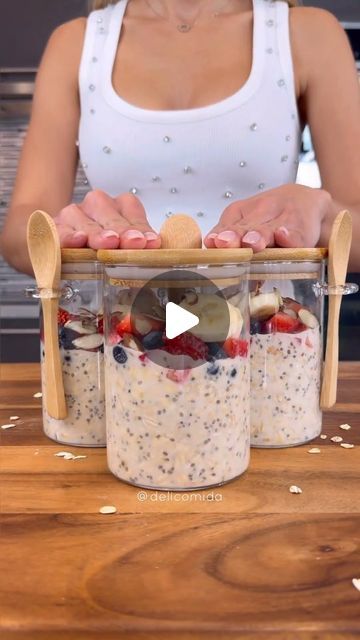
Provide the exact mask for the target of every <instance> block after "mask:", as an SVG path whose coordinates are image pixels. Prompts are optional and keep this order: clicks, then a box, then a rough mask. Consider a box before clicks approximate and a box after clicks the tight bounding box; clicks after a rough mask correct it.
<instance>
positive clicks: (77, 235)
mask: <svg viewBox="0 0 360 640" xmlns="http://www.w3.org/2000/svg"><path fill="white" fill-rule="evenodd" d="M73 238H86V233H85V231H76V232H75V233H74V235H73Z"/></svg>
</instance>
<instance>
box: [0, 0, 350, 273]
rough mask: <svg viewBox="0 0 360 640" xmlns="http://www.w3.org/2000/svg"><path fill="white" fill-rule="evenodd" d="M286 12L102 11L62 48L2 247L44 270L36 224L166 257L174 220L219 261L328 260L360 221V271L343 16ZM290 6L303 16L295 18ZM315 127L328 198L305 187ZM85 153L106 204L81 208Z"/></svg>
mask: <svg viewBox="0 0 360 640" xmlns="http://www.w3.org/2000/svg"><path fill="white" fill-rule="evenodd" d="M295 4H296V2H295V1H292V2H290V1H289V2H284V1H283V0H280V1H278V2H272V0H205V1H204V0H120V1H119V2H111V1H110V2H109V1H106V0H95V2H94V3H93V8H94V9H96V11H94V12H92V13H91V14H90V17H89V18H88V20H86V19H83V18H80V19H77V20H74V21H71V22H69V23H67V24H65V25H63V26H61V27H59V28H58V29H56V31H55V32H54V33H53V35H52V36H51V38H50V41H49V43H48V46H47V48H46V51H45V54H44V57H43V60H42V63H41V66H40V69H39V73H38V77H37V83H36V92H35V97H34V105H33V112H32V118H31V123H30V128H29V132H28V135H27V139H26V142H25V145H24V150H23V153H22V157H21V162H20V167H19V172H18V177H17V181H16V186H15V190H14V195H13V200H12V203H11V207H10V211H9V214H8V217H7V221H6V224H5V228H4V231H3V237H2V248H3V252H4V255H5V257H6V259H8V261H9V262H10V263H11V264H13V265H14V266H15V267H16V268H17V269H19V270H24V271H30V264H29V260H28V257H27V251H26V246H25V229H26V223H27V219H28V217H29V215H30V213H31V211H32V210H34V209H36V208H41V209H44V210H46V211H48V212H50V213H51V214H52V215H53V216H54V219H55V221H56V224H57V228H58V231H59V236H60V239H61V243H62V246H64V247H85V246H90V247H93V248H95V249H96V248H118V247H121V248H146V249H151V248H157V247H160V244H161V242H160V239H159V236H158V233H157V232H158V230H159V228H160V226H161V223H162V222H163V220H164V219H165V217H166V216H169V215H171V213H172V212H177V211H183V212H187V213H189V214H191V215H193V216H195V217H196V219H197V221H198V222H199V224H200V225H201V227H202V230H203V233H204V243H205V245H206V246H207V247H209V248H212V247H239V246H245V247H252V248H253V249H254V250H255V251H259V250H261V249H263V248H264V247H266V246H274V245H276V246H281V247H289V246H316V245H326V244H327V243H328V239H329V233H330V229H331V225H332V221H333V219H334V217H335V215H336V213H337V212H338V211H339V210H340V209H343V208H348V209H349V210H350V211H352V213H353V218H354V243H353V250H352V254H351V267H352V268H353V269H360V253H359V252H358V251H357V245H358V243H359V240H360V92H359V84H358V79H357V76H356V71H355V65H354V60H353V57H352V53H351V50H350V47H349V44H348V42H347V39H346V35H345V34H344V31H343V30H342V28H341V27H340V25H339V24H338V22H337V21H336V19H335V18H334V17H333V16H332V15H331V14H329V13H327V12H325V11H322V10H320V9H312V8H304V7H296V6H294V5H295ZM289 5H290V7H291V8H289ZM305 123H308V124H309V125H310V129H311V133H312V138H313V143H314V146H315V150H316V155H317V159H318V162H319V166H320V173H321V178H322V185H323V188H322V189H310V188H307V187H304V186H300V185H296V184H295V177H296V170H297V161H298V153H299V145H300V133H301V130H302V128H303V126H304V124H305ZM78 153H80V158H81V161H82V163H83V167H84V170H85V172H86V174H87V178H88V180H89V184H90V185H91V188H92V190H91V191H89V193H88V194H87V196H86V197H85V199H84V200H83V202H81V203H80V204H79V205H75V204H69V202H71V197H72V191H73V185H74V177H75V172H76V166H77V162H78Z"/></svg>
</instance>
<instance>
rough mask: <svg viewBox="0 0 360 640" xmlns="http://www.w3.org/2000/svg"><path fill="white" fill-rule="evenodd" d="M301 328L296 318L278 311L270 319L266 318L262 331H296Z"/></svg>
mask: <svg viewBox="0 0 360 640" xmlns="http://www.w3.org/2000/svg"><path fill="white" fill-rule="evenodd" d="M300 329H301V323H300V322H299V320H298V319H297V318H292V317H291V316H289V315H288V314H287V313H284V312H283V311H279V312H278V313H276V314H275V315H274V316H273V317H272V318H270V320H267V322H266V323H265V326H264V331H263V333H275V332H276V331H278V332H279V333H296V332H297V331H299V330H300Z"/></svg>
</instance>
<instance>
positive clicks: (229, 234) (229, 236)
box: [217, 231, 239, 242]
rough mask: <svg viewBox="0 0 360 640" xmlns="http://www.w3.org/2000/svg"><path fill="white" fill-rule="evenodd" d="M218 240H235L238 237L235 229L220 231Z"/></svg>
mask: <svg viewBox="0 0 360 640" xmlns="http://www.w3.org/2000/svg"><path fill="white" fill-rule="evenodd" d="M217 239H218V240H222V241H223V242H236V240H238V239H239V236H238V234H237V233H236V232H235V231H222V232H221V233H219V235H218V236H217Z"/></svg>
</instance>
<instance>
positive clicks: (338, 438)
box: [330, 436, 343, 442]
mask: <svg viewBox="0 0 360 640" xmlns="http://www.w3.org/2000/svg"><path fill="white" fill-rule="evenodd" d="M330 440H331V442H342V441H343V438H342V437H341V436H333V437H332V438H330Z"/></svg>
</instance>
